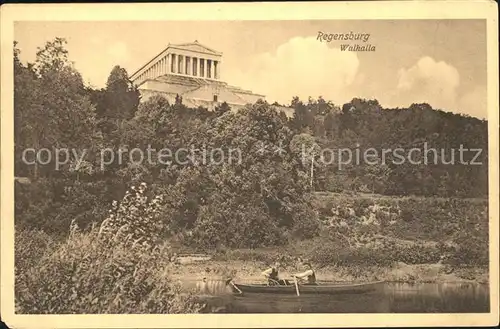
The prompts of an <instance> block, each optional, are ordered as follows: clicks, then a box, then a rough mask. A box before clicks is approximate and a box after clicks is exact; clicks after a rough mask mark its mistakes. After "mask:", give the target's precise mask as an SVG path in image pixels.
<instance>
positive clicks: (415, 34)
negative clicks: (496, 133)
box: [14, 20, 487, 118]
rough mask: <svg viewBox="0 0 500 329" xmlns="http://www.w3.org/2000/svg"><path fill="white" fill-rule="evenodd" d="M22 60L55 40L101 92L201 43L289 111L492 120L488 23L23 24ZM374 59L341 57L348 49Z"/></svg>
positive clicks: (19, 37)
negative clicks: (331, 106)
mask: <svg viewBox="0 0 500 329" xmlns="http://www.w3.org/2000/svg"><path fill="white" fill-rule="evenodd" d="M14 27H15V28H14V39H15V40H16V41H18V43H19V44H18V47H19V49H20V50H21V56H20V57H21V60H22V61H24V62H33V61H34V60H35V57H36V51H37V47H43V45H44V44H45V42H47V41H50V40H53V39H54V38H56V37H62V38H65V39H66V40H67V41H68V44H67V49H68V51H69V58H70V60H71V61H73V62H74V65H75V67H76V69H77V70H78V71H79V72H80V73H81V74H82V76H83V78H84V80H85V82H86V83H87V84H90V85H92V86H95V87H103V86H104V85H105V83H106V80H107V77H108V75H109V73H110V72H111V69H112V68H113V67H114V66H115V65H120V66H122V67H124V68H125V69H126V70H127V71H128V73H129V75H131V74H132V73H134V72H135V71H136V70H137V69H139V68H140V67H141V66H142V65H143V64H145V63H146V62H147V61H149V60H150V59H152V58H153V57H154V56H156V55H157V54H158V53H159V52H161V51H162V50H164V49H165V48H166V47H167V45H168V43H173V44H175V43H187V42H193V41H194V40H198V42H200V43H201V44H203V45H205V46H208V47H210V48H212V49H214V50H217V51H220V52H222V53H223V57H222V64H221V72H220V73H221V79H222V80H224V81H226V82H228V83H229V84H232V85H236V86H239V87H242V88H244V89H250V90H252V91H254V92H256V93H260V94H264V95H266V99H267V100H268V101H269V102H274V101H278V102H280V103H283V104H289V103H290V101H291V99H292V98H293V97H294V96H299V97H300V98H301V99H304V100H307V98H308V97H309V96H311V97H314V98H317V97H318V96H322V97H323V98H324V99H326V100H331V101H332V102H334V103H335V104H338V105H342V104H344V103H346V102H348V101H350V100H351V99H352V98H354V97H360V98H366V99H377V100H378V101H379V102H380V104H381V105H382V106H383V107H387V108H390V107H408V106H409V105H411V104H412V103H421V102H426V103H429V104H430V105H431V106H432V107H433V108H438V109H442V110H445V111H450V112H455V113H462V114H467V115H470V116H474V117H478V118H486V115H487V109H486V103H487V98H486V85H487V81H486V75H487V74H486V22H485V21H484V20H363V21H361V20H328V21H323V20H294V21H163V22H160V21H152V22H146V21H130V22H127V21H123V22H119V21H118V22H117V21H113V22H105V21H102V22H96V21H92V22H84V21H82V22H26V21H23V22H16V23H15V26H14ZM319 32H322V33H324V34H335V33H350V32H352V33H353V34H358V33H363V34H369V35H370V36H369V38H368V40H367V41H366V42H363V41H359V42H349V41H340V40H332V41H331V42H326V41H320V40H318V33H319ZM354 43H357V44H359V45H371V46H374V47H375V51H370V52H350V51H341V49H340V48H341V45H345V44H354Z"/></svg>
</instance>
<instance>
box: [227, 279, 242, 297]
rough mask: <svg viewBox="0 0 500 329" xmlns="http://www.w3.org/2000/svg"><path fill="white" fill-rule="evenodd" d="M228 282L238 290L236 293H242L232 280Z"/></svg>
mask: <svg viewBox="0 0 500 329" xmlns="http://www.w3.org/2000/svg"><path fill="white" fill-rule="evenodd" d="M229 284H231V286H233V288H234V289H236V290H237V291H238V293H239V294H240V295H241V294H243V291H241V290H240V288H238V287H237V286H236V285H235V284H234V283H233V281H232V280H231V281H229Z"/></svg>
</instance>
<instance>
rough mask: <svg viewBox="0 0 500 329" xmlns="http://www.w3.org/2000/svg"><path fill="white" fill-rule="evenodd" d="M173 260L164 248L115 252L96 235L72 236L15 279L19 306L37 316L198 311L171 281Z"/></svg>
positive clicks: (119, 247) (117, 249) (116, 249)
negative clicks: (169, 275) (170, 265)
mask: <svg viewBox="0 0 500 329" xmlns="http://www.w3.org/2000/svg"><path fill="white" fill-rule="evenodd" d="M23 247H24V246H23V245H21V246H20V248H23ZM168 259H169V255H168V251H167V250H166V249H165V248H157V249H156V250H155V251H148V252H146V251H144V249H141V248H128V247H126V246H125V245H117V246H113V247H110V245H109V244H108V243H104V241H102V240H101V239H99V236H98V233H97V232H96V230H93V231H92V232H90V233H78V232H76V231H73V233H72V234H71V235H70V237H69V238H68V239H67V241H66V242H64V243H62V244H60V245H59V246H57V247H56V248H54V249H53V250H51V251H50V252H48V253H46V254H45V255H44V257H43V258H42V259H41V260H40V262H37V263H36V264H34V265H33V266H32V267H31V268H25V269H24V272H23V273H22V275H20V276H16V285H15V297H16V307H17V309H18V310H19V312H20V313H33V314H40V313H44V314H45V313H57V314H68V313H190V312H196V311H197V310H198V309H199V308H198V305H197V304H196V303H195V302H194V300H193V298H192V297H191V296H189V295H186V296H183V295H181V294H180V286H179V285H177V284H175V283H174V282H172V281H171V280H170V279H169V277H168V269H169V263H168V261H167V260H168Z"/></svg>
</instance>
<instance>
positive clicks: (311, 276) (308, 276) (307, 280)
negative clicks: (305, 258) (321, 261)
mask: <svg viewBox="0 0 500 329" xmlns="http://www.w3.org/2000/svg"><path fill="white" fill-rule="evenodd" d="M304 266H305V268H306V270H305V271H304V272H302V273H297V274H294V277H295V278H297V279H299V282H301V283H303V284H316V274H315V273H314V270H313V268H312V265H311V263H307V262H306V263H304Z"/></svg>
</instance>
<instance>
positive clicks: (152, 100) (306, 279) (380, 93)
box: [2, 4, 498, 324]
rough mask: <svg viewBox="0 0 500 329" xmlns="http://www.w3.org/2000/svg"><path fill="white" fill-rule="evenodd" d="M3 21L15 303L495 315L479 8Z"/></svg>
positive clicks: (493, 88) (68, 307) (484, 50)
mask: <svg viewBox="0 0 500 329" xmlns="http://www.w3.org/2000/svg"><path fill="white" fill-rule="evenodd" d="M193 5H195V4H193ZM283 6H285V4H283ZM162 8H164V9H163V10H164V11H165V12H167V11H168V10H169V9H168V8H169V7H168V5H165V6H163V7H162ZM491 9H493V10H496V8H495V7H491ZM264 18H265V16H264ZM496 24H498V23H496ZM11 29H12V38H13V40H10V39H9V40H10V41H9V43H8V44H7V42H4V41H5V40H4V38H3V35H2V51H3V52H2V59H3V58H4V57H5V56H10V58H11V60H12V62H9V67H10V66H12V67H11V68H9V70H10V72H11V73H12V74H11V75H10V79H11V83H12V90H10V91H11V97H10V100H9V101H10V102H11V103H9V104H11V105H10V107H11V108H9V106H4V105H2V130H4V120H5V119H6V118H5V115H6V114H5V113H6V112H7V111H10V113H11V114H9V116H8V118H10V119H12V121H11V122H9V123H7V125H10V126H12V129H11V133H12V134H11V136H9V138H12V141H11V143H12V144H9V145H11V147H5V145H7V144H4V142H5V140H4V132H2V170H4V168H5V166H7V165H9V164H6V159H7V157H6V155H5V154H6V153H7V152H11V154H10V155H9V156H10V158H9V159H10V166H12V174H13V175H12V178H11V181H10V182H9V181H5V176H4V175H2V199H4V197H5V196H6V195H8V193H5V191H7V190H4V189H3V188H4V187H3V185H4V184H11V185H12V186H11V187H9V188H10V189H11V190H8V191H12V193H13V195H12V198H11V201H10V202H11V204H12V205H11V207H12V208H11V209H12V211H11V212H4V211H6V209H4V207H3V206H4V201H2V225H4V223H3V222H4V220H5V221H12V232H11V233H12V241H13V250H11V252H12V260H13V261H12V265H13V269H11V271H13V279H12V280H13V282H12V283H13V293H12V294H13V295H12V297H13V306H12V307H13V310H14V313H15V314H16V315H71V314H80V315H84V314H108V315H110V314H115V315H118V314H155V315H161V314H163V315H165V314H192V315H194V314H214V313H219V314H220V313H224V314H247V315H251V314H253V315H254V316H255V315H256V314H259V316H261V315H264V314H303V315H306V314H332V315H333V314H360V313H361V314H429V315H431V314H450V313H454V314H459V313H460V314H463V313H470V314H472V313H474V314H490V313H491V312H494V313H496V314H497V321H498V309H496V310H495V309H492V305H493V306H494V305H496V307H498V295H497V294H495V295H492V293H491V291H492V290H491V288H492V286H491V284H492V280H493V281H495V282H494V283H493V284H494V285H495V287H497V288H498V277H491V275H492V272H491V271H492V266H494V268H495V269H496V270H495V271H496V272H495V273H496V275H498V272H497V271H498V263H497V262H498V259H497V260H494V259H493V260H492V259H491V254H490V246H491V241H496V243H498V213H492V204H491V201H490V200H491V197H492V195H491V193H492V192H491V191H492V188H493V187H492V184H495V186H494V188H495V189H496V191H497V192H496V193H498V190H497V187H496V186H497V185H498V181H496V182H492V180H491V179H492V176H491V175H492V172H491V169H490V168H491V161H492V159H495V161H498V154H496V155H492V154H491V153H492V152H491V144H490V143H492V140H491V138H492V137H491V136H492V135H491V128H490V129H489V128H488V125H489V124H491V123H492V121H491V120H496V121H493V123H494V122H496V126H494V127H498V108H489V105H488V104H492V102H491V101H489V97H497V95H498V89H497V88H498V85H492V84H491V78H489V77H490V74H491V73H492V72H491V71H489V70H494V69H496V70H497V71H496V73H494V74H493V75H496V76H498V67H495V68H492V67H489V66H488V63H489V61H488V60H489V57H488V51H489V50H488V49H490V48H488V47H489V46H488V44H489V42H488V40H489V39H488V20H487V19H486V17H484V18H482V19H481V18H476V19H470V18H469V19H449V18H422V19H389V18H388V19H373V20H368V19H341V18H336V19H307V18H306V17H304V19H227V18H226V19H223V18H221V19H211V20H201V19H199V20H197V19H182V20H180V19H163V20H160V19H155V20H148V19H146V18H145V19H141V20H138V19H128V20H127V19H123V20H116V19H110V20H98V21H90V20H78V19H74V20H68V19H64V20H56V19H53V20H36V19H29V20H17V21H14V22H13V24H12V27H11ZM4 46H5V48H7V46H8V47H10V50H9V51H8V52H7V51H5V49H3V48H4ZM497 46H498V44H497ZM6 53H8V55H5V54H6ZM9 54H10V55H9ZM497 55H498V54H497ZM496 65H498V63H497V64H496ZM3 68H4V66H3V64H2V69H3ZM4 73H5V72H3V73H2V87H4V85H3V81H4V79H5V77H4ZM494 103H495V102H493V104H494ZM2 104H5V103H4V93H2ZM490 106H491V105H490ZM496 106H498V102H497V103H496ZM492 111H493V112H495V111H496V114H495V116H494V117H492V116H491V113H492ZM490 127H491V125H490ZM489 133H490V134H489ZM496 134H497V135H495V136H496V138H498V131H497V132H496ZM494 143H496V144H494V145H497V147H498V142H497V141H496V140H495V141H494ZM497 150H498V149H497ZM496 153H498V152H496ZM492 157H493V158H492ZM496 167H498V163H496ZM496 170H497V169H496ZM494 174H495V175H496V176H495V177H496V178H498V172H497V171H496V172H495V173H494ZM497 197H498V194H497ZM494 209H496V210H497V211H498V207H497V206H496V207H495V208H494ZM8 217H12V218H8ZM492 225H494V226H492ZM2 227H4V226H2ZM492 227H494V228H495V230H492V229H491V228H492ZM6 234H7V230H6V229H5V230H4V228H2V239H3V238H4V235H6ZM492 235H493V236H492ZM492 239H493V240H492ZM7 252H8V251H7V250H5V249H4V245H2V258H3V257H4V254H6V253H7ZM495 252H496V255H497V258H498V250H496V251H495ZM492 262H495V263H492ZM5 264H8V263H7V262H5ZM4 266H7V265H4V261H3V260H2V267H4ZM2 273H4V272H3V269H2ZM4 282H5V281H4V276H2V289H3V288H4ZM9 284H10V283H9ZM5 286H7V285H5ZM6 300H7V298H4V295H2V303H5V302H6ZM494 307H495V306H494ZM424 316H425V315H424ZM311 321H312V320H311ZM311 323H312V322H311ZM7 324H8V323H7Z"/></svg>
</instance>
